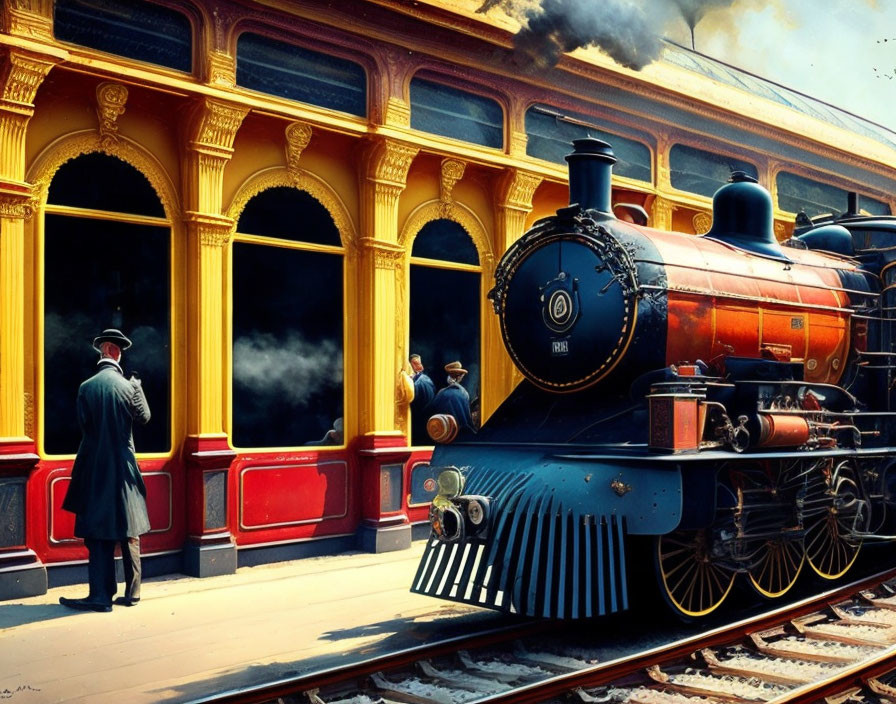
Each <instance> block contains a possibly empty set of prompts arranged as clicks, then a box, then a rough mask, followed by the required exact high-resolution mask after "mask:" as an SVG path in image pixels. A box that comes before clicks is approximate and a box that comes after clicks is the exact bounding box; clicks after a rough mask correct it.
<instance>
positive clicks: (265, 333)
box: [233, 242, 344, 447]
mask: <svg viewBox="0 0 896 704" xmlns="http://www.w3.org/2000/svg"><path fill="white" fill-rule="evenodd" d="M342 310H343V306H342V256H341V255H338V254H326V253H321V252H307V251H301V250H292V249H282V248H279V247H267V246H263V245H257V244H249V243H245V242H235V243H234V245H233V442H234V444H235V445H236V446H238V447H292V446H296V445H304V444H319V442H318V441H320V440H321V439H322V438H323V437H324V435H325V434H326V432H327V430H329V429H330V428H332V427H333V424H334V421H335V420H336V419H337V418H341V417H342V396H343V378H344V377H343V366H342V364H343V363H342Z"/></svg>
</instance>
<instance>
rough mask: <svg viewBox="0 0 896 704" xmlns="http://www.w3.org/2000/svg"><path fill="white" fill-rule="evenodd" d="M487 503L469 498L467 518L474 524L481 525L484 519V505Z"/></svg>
mask: <svg viewBox="0 0 896 704" xmlns="http://www.w3.org/2000/svg"><path fill="white" fill-rule="evenodd" d="M487 505H488V504H486V503H484V502H483V501H480V500H479V499H470V501H469V503H468V504H467V518H469V519H470V523H472V524H473V525H474V526H478V525H481V524H482V522H483V521H484V520H485V513H486V507H487Z"/></svg>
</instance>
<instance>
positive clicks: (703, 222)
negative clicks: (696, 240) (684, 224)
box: [691, 213, 712, 235]
mask: <svg viewBox="0 0 896 704" xmlns="http://www.w3.org/2000/svg"><path fill="white" fill-rule="evenodd" d="M691 222H693V224H694V233H695V234H698V235H705V234H706V233H707V232H709V229H710V228H711V227H712V215H710V214H709V213H697V214H696V215H695V216H694V217H693V219H692V221H691Z"/></svg>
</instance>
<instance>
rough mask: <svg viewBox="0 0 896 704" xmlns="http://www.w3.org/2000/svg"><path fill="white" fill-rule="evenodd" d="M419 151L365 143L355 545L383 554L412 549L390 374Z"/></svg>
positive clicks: (404, 455)
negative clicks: (401, 238) (403, 205)
mask: <svg viewBox="0 0 896 704" xmlns="http://www.w3.org/2000/svg"><path fill="white" fill-rule="evenodd" d="M417 152H418V149H417V148H416V147H410V146H408V145H406V144H402V143H400V142H396V141H393V140H389V139H380V140H376V141H374V142H372V143H371V144H370V145H369V148H368V151H367V153H366V155H365V159H364V160H363V166H362V167H363V169H364V173H363V175H362V189H361V234H362V237H361V263H360V271H361V277H360V278H361V282H360V285H359V288H358V290H359V291H360V294H361V299H360V301H359V303H360V306H359V308H360V312H361V319H360V320H359V321H358V326H359V328H360V335H359V339H360V358H361V364H360V368H361V374H360V379H361V383H360V387H359V389H358V392H359V403H358V406H357V407H358V409H359V411H360V430H361V434H362V435H361V438H360V439H359V444H358V448H359V449H358V452H359V457H360V463H361V519H362V520H361V526H360V531H359V537H360V542H361V547H362V548H364V549H366V550H370V551H372V552H385V551H389V550H400V549H403V548H407V547H410V544H411V526H410V523H409V522H408V517H407V515H406V514H405V513H404V511H403V504H404V500H403V497H404V496H405V495H406V493H407V492H406V491H405V489H404V486H403V483H404V479H403V477H404V463H405V462H406V461H407V459H408V457H409V456H410V450H409V449H408V447H407V444H408V443H407V439H406V438H405V436H404V434H403V433H402V432H401V431H400V430H398V429H397V426H398V423H397V418H396V405H397V404H396V391H395V376H396V372H397V371H398V370H399V369H400V368H401V366H402V362H403V360H401V359H400V356H401V355H400V347H401V345H400V340H401V337H400V336H399V324H400V321H401V318H402V316H401V314H400V311H399V305H398V301H399V291H398V282H399V270H400V268H401V267H402V266H403V263H404V250H403V249H402V247H401V246H400V245H399V244H398V200H399V197H400V196H401V193H402V192H403V191H404V189H405V185H406V179H407V175H408V171H409V169H410V167H411V162H412V161H413V160H414V157H415V156H416V155H417Z"/></svg>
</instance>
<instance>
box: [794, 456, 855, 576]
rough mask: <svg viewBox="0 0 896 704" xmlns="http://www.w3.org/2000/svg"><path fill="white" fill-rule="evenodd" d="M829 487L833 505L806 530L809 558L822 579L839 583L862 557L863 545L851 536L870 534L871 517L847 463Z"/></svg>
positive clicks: (829, 481)
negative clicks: (834, 580)
mask: <svg viewBox="0 0 896 704" xmlns="http://www.w3.org/2000/svg"><path fill="white" fill-rule="evenodd" d="M825 484H826V491H825V495H826V496H827V497H829V499H830V505H829V506H827V507H826V508H825V510H824V511H823V512H822V513H821V515H819V516H818V517H817V518H815V519H814V520H813V522H812V523H811V524H810V525H809V527H808V529H807V530H806V539H805V540H806V558H807V559H808V560H809V565H811V567H812V569H813V570H815V573H816V574H817V575H818V576H819V577H822V578H823V579H837V578H838V577H842V576H843V575H844V574H846V572H847V571H848V570H849V568H850V567H852V565H853V563H854V562H855V561H856V558H857V557H858V556H859V549H860V548H861V547H862V541H861V539H858V540H857V539H855V538H853V537H851V536H850V534H851V533H852V532H853V531H854V530H856V529H859V530H866V529H867V525H865V524H866V523H867V522H868V516H867V515H865V512H864V511H863V507H864V502H863V501H862V499H861V492H860V491H859V487H858V486H857V484H856V480H855V475H854V473H853V471H852V469H851V468H850V467H849V466H848V465H846V463H841V464H840V465H839V466H838V467H837V469H836V471H835V472H834V473H833V475H832V476H830V477H827V478H826V479H825Z"/></svg>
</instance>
